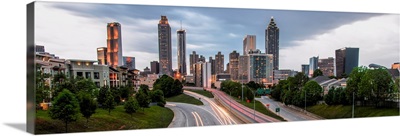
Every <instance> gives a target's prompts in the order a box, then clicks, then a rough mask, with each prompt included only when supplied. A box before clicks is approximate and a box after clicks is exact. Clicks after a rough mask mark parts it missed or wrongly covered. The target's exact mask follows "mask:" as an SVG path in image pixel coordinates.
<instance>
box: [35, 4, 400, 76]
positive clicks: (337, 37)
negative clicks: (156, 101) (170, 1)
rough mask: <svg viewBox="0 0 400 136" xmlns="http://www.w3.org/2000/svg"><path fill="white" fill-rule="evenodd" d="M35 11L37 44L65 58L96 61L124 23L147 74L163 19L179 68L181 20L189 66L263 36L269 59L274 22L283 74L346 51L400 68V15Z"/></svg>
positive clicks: (260, 45)
mask: <svg viewBox="0 0 400 136" xmlns="http://www.w3.org/2000/svg"><path fill="white" fill-rule="evenodd" d="M35 10H36V11H35V27H36V30H35V33H36V36H35V39H36V44H38V45H44V46H45V48H46V51H47V52H50V53H53V54H56V55H57V56H59V57H61V58H65V59H85V60H96V58H97V54H96V48H97V47H106V46H107V43H106V27H107V23H109V22H119V23H121V25H122V49H123V56H133V57H135V58H136V68H137V69H139V70H143V69H144V68H145V67H146V66H150V61H153V60H157V61H158V41H157V39H158V38H157V24H158V21H159V20H160V16H161V15H165V16H167V18H168V19H169V23H170V26H171V29H172V50H173V52H172V56H173V57H172V58H173V64H172V67H173V69H176V68H177V63H176V60H177V58H176V56H177V55H176V54H177V46H176V30H178V29H180V27H181V26H180V21H182V27H183V29H186V38H187V41H186V44H187V47H186V53H187V55H188V56H187V57H186V58H187V64H189V54H191V52H192V51H196V52H197V53H198V54H200V55H203V56H205V57H206V59H207V60H208V58H209V57H210V56H212V57H213V58H215V54H217V52H218V51H221V52H222V53H223V54H224V55H225V64H226V63H228V58H229V57H228V55H229V53H230V52H232V51H233V50H236V51H238V52H240V54H243V51H242V50H243V37H244V36H245V35H247V34H250V35H256V39H257V45H256V46H257V49H260V50H261V51H262V52H263V53H264V52H265V38H264V35H265V29H266V27H267V25H268V23H269V20H270V18H271V16H273V17H274V18H275V21H276V23H277V25H278V27H279V28H280V39H279V40H280V69H293V70H301V64H308V63H309V58H310V57H312V56H319V57H320V58H327V57H335V56H334V55H335V54H334V52H335V50H336V49H339V48H343V47H358V48H360V57H359V61H360V63H359V65H364V66H367V65H369V64H371V63H376V64H380V65H383V66H386V67H390V66H391V64H393V63H394V62H399V61H400V60H399V59H400V56H399V52H400V50H399V49H400V33H399V31H400V29H399V26H400V22H399V21H400V16H399V15H395V14H381V13H380V14H374V13H344V12H315V11H291V10H265V9H262V10H257V9H238V8H236V9H231V8H199V7H172V6H145V5H110V4H82V3H79V4H77V3H52V2H37V3H36V9H35Z"/></svg>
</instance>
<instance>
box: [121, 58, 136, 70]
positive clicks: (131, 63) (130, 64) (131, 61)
mask: <svg viewBox="0 0 400 136" xmlns="http://www.w3.org/2000/svg"><path fill="white" fill-rule="evenodd" d="M123 62H124V66H125V67H127V68H128V69H129V70H133V69H135V57H129V56H124V57H123Z"/></svg>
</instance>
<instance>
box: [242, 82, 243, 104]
mask: <svg viewBox="0 0 400 136" xmlns="http://www.w3.org/2000/svg"><path fill="white" fill-rule="evenodd" d="M242 102H243V82H242Z"/></svg>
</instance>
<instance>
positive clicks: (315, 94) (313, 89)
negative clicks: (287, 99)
mask: <svg viewBox="0 0 400 136" xmlns="http://www.w3.org/2000/svg"><path fill="white" fill-rule="evenodd" d="M301 91H302V93H301V99H302V100H304V99H305V100H306V104H307V105H315V104H317V102H318V101H319V100H321V94H322V87H321V86H319V84H318V83H317V82H316V81H313V80H311V81H308V82H307V83H306V85H305V86H304V88H303V89H302V90H301ZM304 95H305V96H304ZM305 97H306V98H305Z"/></svg>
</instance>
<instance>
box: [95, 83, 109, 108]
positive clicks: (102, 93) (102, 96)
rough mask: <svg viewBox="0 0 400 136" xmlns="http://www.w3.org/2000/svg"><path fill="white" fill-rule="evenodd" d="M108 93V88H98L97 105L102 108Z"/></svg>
mask: <svg viewBox="0 0 400 136" xmlns="http://www.w3.org/2000/svg"><path fill="white" fill-rule="evenodd" d="M108 91H109V88H108V86H103V87H101V88H100V91H99V95H98V96H97V103H98V104H100V105H101V107H104V105H105V102H106V99H107V92H108Z"/></svg>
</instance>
